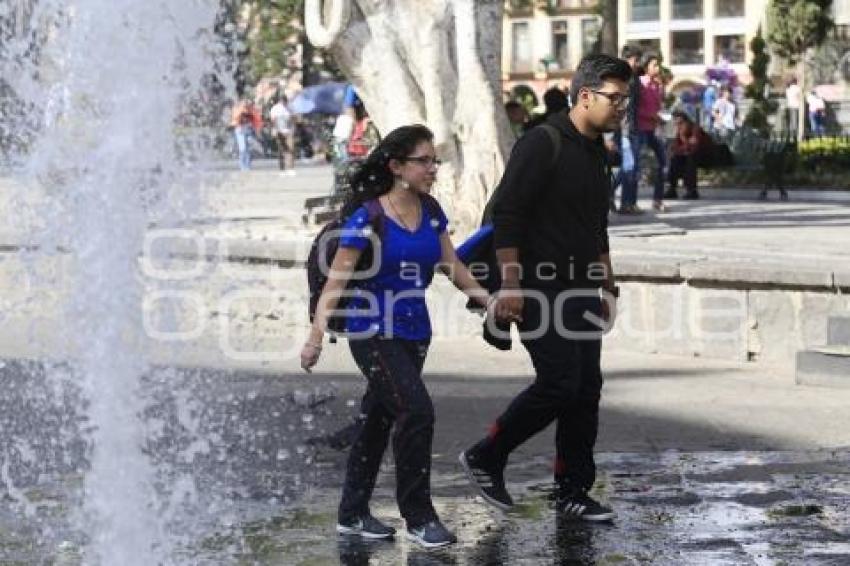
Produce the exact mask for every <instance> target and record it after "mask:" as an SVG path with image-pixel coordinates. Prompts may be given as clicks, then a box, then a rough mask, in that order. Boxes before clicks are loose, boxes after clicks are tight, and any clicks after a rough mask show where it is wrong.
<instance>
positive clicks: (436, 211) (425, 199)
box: [419, 193, 443, 219]
mask: <svg viewBox="0 0 850 566" xmlns="http://www.w3.org/2000/svg"><path fill="white" fill-rule="evenodd" d="M419 196H420V202H421V203H422V209H423V210H427V211H428V216H430V217H431V219H434V218H439V217H440V213H441V212H442V210H443V208H442V207H441V206H440V203H439V202H437V199H435V198H434V197H432V196H431V195H428V194H424V193H422V194H420V195H419Z"/></svg>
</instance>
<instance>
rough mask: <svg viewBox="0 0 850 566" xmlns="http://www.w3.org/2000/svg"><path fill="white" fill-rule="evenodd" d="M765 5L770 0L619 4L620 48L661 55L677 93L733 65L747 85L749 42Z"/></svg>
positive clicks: (637, 0) (673, 0)
mask: <svg viewBox="0 0 850 566" xmlns="http://www.w3.org/2000/svg"><path fill="white" fill-rule="evenodd" d="M766 6H767V0H619V2H618V10H617V12H618V20H619V21H618V22H617V23H618V31H619V44H620V45H625V44H635V45H639V46H641V47H642V48H643V49H644V50H652V51H657V52H658V53H660V54H661V56H662V58H663V60H664V64H665V66H668V67H669V68H670V70H671V71H672V73H673V77H674V78H673V83H672V84H671V89H674V90H675V89H677V87H680V88H684V87H686V86H690V85H696V84H699V85H701V84H704V83H705V71H706V68H707V67H713V66H725V65H728V66H730V67H731V68H732V69H734V71H735V73H736V74H737V76H738V78H739V79H740V81H741V82H743V83H745V84H746V83H748V82H749V81H750V79H751V77H750V71H749V68H748V67H747V65H748V63H749V61H750V58H751V53H750V52H749V42H750V40H751V39H752V38H753V37H754V36H755V35H756V33H757V31H758V29H759V26H760V25H762V23H763V20H764V16H765V8H766Z"/></svg>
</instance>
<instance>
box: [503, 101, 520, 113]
mask: <svg viewBox="0 0 850 566" xmlns="http://www.w3.org/2000/svg"><path fill="white" fill-rule="evenodd" d="M516 108H522V104H520V103H519V102H517V101H516V100H509V101H507V102H505V110H506V111H507V110H514V109H516Z"/></svg>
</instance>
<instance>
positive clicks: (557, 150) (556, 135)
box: [540, 124, 561, 169]
mask: <svg viewBox="0 0 850 566" xmlns="http://www.w3.org/2000/svg"><path fill="white" fill-rule="evenodd" d="M540 127H541V128H543V129H544V130H545V131H546V133H547V134H549V139H551V140H552V146H553V150H554V151H553V153H552V160H551V161H550V162H549V168H550V169H551V168H553V167H555V164H556V163H557V162H558V157H559V156H560V155H561V132H559V131H558V129H557V128H556V127H555V126H553V125H552V124H540Z"/></svg>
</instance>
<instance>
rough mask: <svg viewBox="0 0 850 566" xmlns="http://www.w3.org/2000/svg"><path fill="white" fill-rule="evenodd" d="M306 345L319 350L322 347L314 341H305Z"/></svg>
mask: <svg viewBox="0 0 850 566" xmlns="http://www.w3.org/2000/svg"><path fill="white" fill-rule="evenodd" d="M307 346H310V347H311V348H313V349H314V350H321V349H322V345H321V344H316V343H315V342H307Z"/></svg>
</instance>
